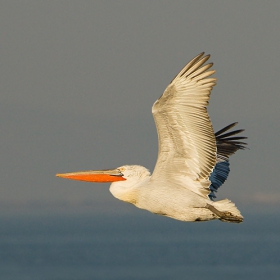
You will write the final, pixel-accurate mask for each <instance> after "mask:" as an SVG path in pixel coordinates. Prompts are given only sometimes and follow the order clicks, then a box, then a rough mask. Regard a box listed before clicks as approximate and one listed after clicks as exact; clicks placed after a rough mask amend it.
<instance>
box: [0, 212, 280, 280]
mask: <svg viewBox="0 0 280 280" xmlns="http://www.w3.org/2000/svg"><path fill="white" fill-rule="evenodd" d="M0 279H1V280H2V279H3V280H92V279H102V280H109V279H110V280H111V279H120V280H125V279H139V280H140V279H159V280H162V279H195V280H199V279H207V280H212V279H213V280H214V279H215V280H216V279H227V280H233V279H254V280H258V279H270V280H273V279H275V280H276V279H277V280H278V279H280V219H279V213H278V214H277V213H266V214H264V213H262V214H257V213H250V214H247V215H245V220H244V222H243V223H241V224H231V223H225V222H220V221H211V222H197V223H184V222H180V221H176V220H172V219H169V218H166V217H161V216H157V215H153V214H150V213H148V212H146V211H140V210H139V211H138V212H137V214H135V213H134V214H133V215H132V214H127V213H126V214H119V213H110V214H108V213H107V214H94V213H91V214H89V213H82V214H73V213H71V214H68V213H63V214H55V213H52V214H47V213H45V214H36V213H33V214H32V215H26V214H17V215H16V214H14V215H2V216H1V215H0Z"/></svg>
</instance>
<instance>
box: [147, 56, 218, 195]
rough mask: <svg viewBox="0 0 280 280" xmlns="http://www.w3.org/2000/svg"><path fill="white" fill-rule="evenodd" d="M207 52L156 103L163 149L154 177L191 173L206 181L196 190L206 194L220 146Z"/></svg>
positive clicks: (180, 74)
mask: <svg viewBox="0 0 280 280" xmlns="http://www.w3.org/2000/svg"><path fill="white" fill-rule="evenodd" d="M203 55H204V53H201V54H199V55H198V56H196V57H195V58H194V59H192V60H191V61H190V62H189V63H188V64H187V65H186V66H185V67H184V68H183V69H182V70H181V71H180V73H179V74H178V75H177V76H176V77H175V78H174V79H173V81H172V82H171V83H170V84H169V86H168V87H167V88H166V90H165V91H164V93H163V94H162V96H161V97H160V98H159V99H158V100H157V101H156V102H155V103H154V105H153V108H152V112H153V115H154V119H155V123H156V127H157V132H158V141H159V151H158V159H157V163H156V166H155V170H154V173H153V175H152V179H159V178H162V177H163V176H164V177H166V178H167V177H168V178H169V179H170V177H171V178H173V179H174V180H176V178H178V177H182V176H183V177H189V178H191V179H192V180H194V181H201V182H205V187H204V188H203V189H201V190H194V191H195V192H198V193H201V194H203V195H206V194H208V193H209V184H210V181H209V176H210V173H211V172H212V170H213V168H214V166H215V164H216V150H217V148H216V140H215V135H214V131H213V128H212V124H211V121H210V119H209V116H208V113H207V110H206V106H207V105H208V100H209V98H210V92H211V89H212V87H213V86H214V85H215V84H216V79H215V78H207V77H209V76H210V75H212V74H213V73H214V72H215V71H214V70H210V71H207V70H208V69H209V68H210V67H211V66H212V65H213V64H212V63H209V64H206V65H203V64H204V63H205V62H206V61H207V60H208V59H209V57H210V55H207V56H204V57H203ZM186 187H188V186H186ZM206 189H207V190H206Z"/></svg>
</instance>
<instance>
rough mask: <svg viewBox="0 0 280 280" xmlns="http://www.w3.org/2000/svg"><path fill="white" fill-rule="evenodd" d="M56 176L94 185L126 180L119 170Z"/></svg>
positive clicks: (91, 171)
mask: <svg viewBox="0 0 280 280" xmlns="http://www.w3.org/2000/svg"><path fill="white" fill-rule="evenodd" d="M56 176H57V177H61V178H66V179H71V180H78V181H85V182H95V183H109V182H116V181H124V180H126V179H125V178H124V177H123V174H122V173H121V171H120V170H119V169H108V170H90V171H80V172H72V173H64V174H56Z"/></svg>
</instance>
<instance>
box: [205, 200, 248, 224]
mask: <svg viewBox="0 0 280 280" xmlns="http://www.w3.org/2000/svg"><path fill="white" fill-rule="evenodd" d="M206 208H207V209H209V210H210V211H212V212H213V213H214V214H216V215H217V216H218V217H219V220H220V221H222V222H231V223H241V222H243V217H242V216H241V217H239V216H236V215H233V214H232V213H230V212H228V211H219V210H218V209H217V208H215V207H214V206H212V205H210V204H207V205H206Z"/></svg>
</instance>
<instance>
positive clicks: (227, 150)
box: [209, 122, 247, 200]
mask: <svg viewBox="0 0 280 280" xmlns="http://www.w3.org/2000/svg"><path fill="white" fill-rule="evenodd" d="M236 125H237V122H235V123H232V124H230V125H228V126H226V127H224V128H223V129H221V130H219V131H217V132H216V133H215V137H216V142H217V163H216V165H215V168H214V169H213V172H212V173H211V175H210V181H211V185H210V187H209V188H210V190H211V192H210V194H209V198H210V199H212V200H213V199H214V198H215V197H216V195H215V192H217V190H218V188H219V187H220V186H221V185H222V184H223V183H224V182H225V180H226V179H227V177H228V174H229V171H230V169H229V156H231V155H233V154H234V153H235V152H236V151H238V150H243V149H245V146H246V145H247V143H245V142H242V141H240V140H243V139H247V137H245V136H234V135H236V134H239V133H241V132H243V131H244V129H238V130H234V131H230V132H227V133H224V132H226V131H228V130H230V129H231V128H232V127H234V126H236ZM223 133H224V134H223ZM232 136H233V137H232Z"/></svg>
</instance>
